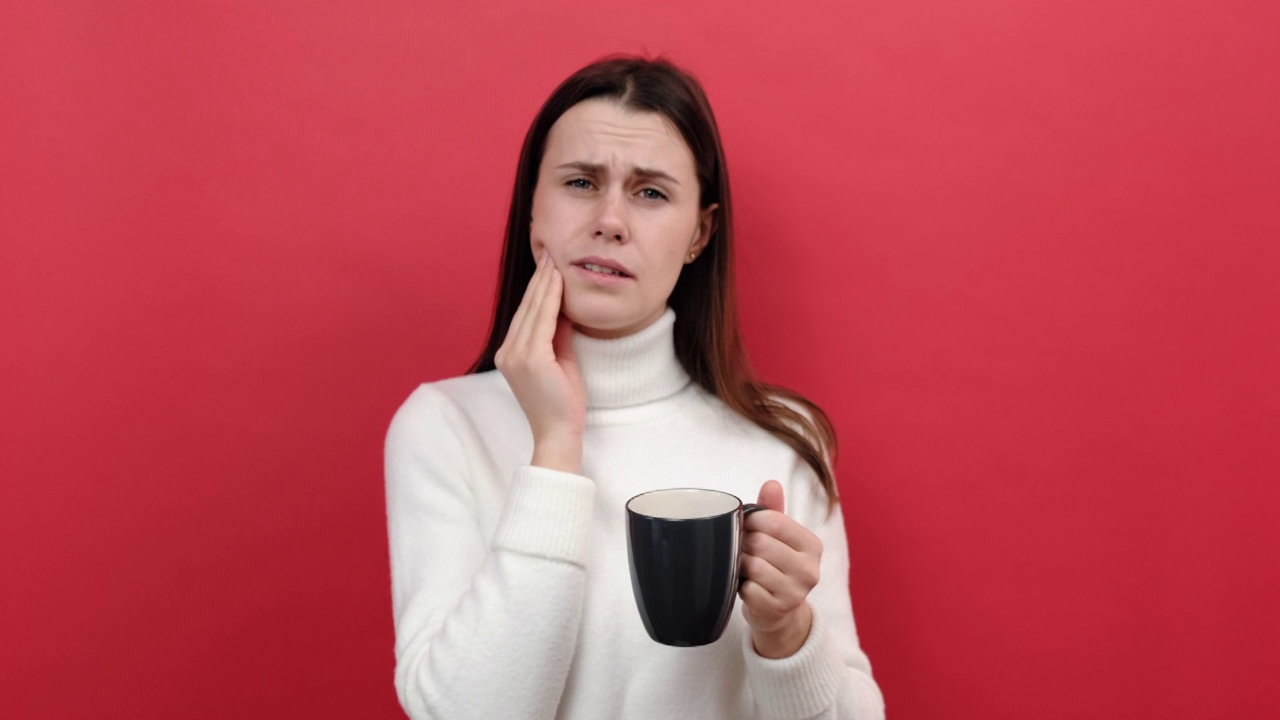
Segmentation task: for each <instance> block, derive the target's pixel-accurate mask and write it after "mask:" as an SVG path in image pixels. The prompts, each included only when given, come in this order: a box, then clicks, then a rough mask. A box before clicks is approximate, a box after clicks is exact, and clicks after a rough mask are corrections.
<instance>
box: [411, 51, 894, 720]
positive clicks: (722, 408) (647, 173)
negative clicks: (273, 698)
mask: <svg viewBox="0 0 1280 720" xmlns="http://www.w3.org/2000/svg"><path fill="white" fill-rule="evenodd" d="M731 207H732V206H731V203H730V196H729V182H728V174H727V171H726V169H725V163H724V153H723V150H722V149H721V146H720V139H719V133H718V130H717V128H716V124H715V119H714V117H713V115H712V113H711V108H710V106H709V105H708V104H707V100H706V97H705V95H704V94H703V92H702V90H701V88H700V87H699V86H698V84H697V82H696V81H695V80H693V79H692V78H691V77H690V76H689V75H688V74H686V73H684V72H683V71H681V70H679V69H678V68H676V67H674V66H672V65H671V64H669V63H667V62H665V61H661V60H659V61H648V60H643V59H637V58H613V59H608V60H605V61H601V62H598V63H595V64H592V65H590V66H588V67H586V68H584V69H582V70H581V71H579V72H577V73H575V74H574V75H573V76H572V77H570V78H569V79H568V80H566V81H565V82H564V83H562V84H561V85H560V87H559V88H557V89H556V91H555V92H554V93H553V94H552V95H551V97H550V99H548V100H547V102H546V104H545V105H544V106H543V107H542V110H541V111H540V112H539V113H538V116H537V117H536V118H535V119H534V122H533V126H532V127H531V128H530V130H529V133H528V136H527V137H526V138H525V143H524V147H523V149H522V151H521V156H520V163H519V167H518V170H517V175H516V183H515V191H514V194H513V197H512V202H511V209H510V214H509V216H508V221H507V231H506V244H505V249H504V252H503V256H504V257H503V265H502V279H501V286H500V289H499V294H498V301H497V306H496V311H495V314H494V318H493V325H492V330H491V333H490V337H489V341H488V345H487V347H486V348H485V350H484V352H483V354H482V355H481V357H480V359H479V360H478V361H477V362H476V364H475V365H474V366H473V367H472V368H471V372H470V373H469V374H467V375H464V376H462V377H456V378H451V379H448V380H443V381H440V382H436V383H430V384H426V385H422V386H420V387H419V388H418V389H417V390H415V391H414V392H413V393H412V394H411V395H410V396H409V398H408V400H406V401H405V403H404V405H403V406H402V407H401V408H400V410H399V411H398V412H397V413H396V415H395V417H394V419H393V420H392V422H391V427H390V429H389V431H388V435H387V444H386V472H387V514H388V523H389V532H390V549H391V569H392V594H393V606H394V607H393V610H394V616H395V630H396V661H397V662H396V674H395V685H396V690H397V692H398V694H399V697H400V702H401V704H402V706H403V707H404V709H405V710H406V711H407V712H408V714H409V715H410V716H411V717H414V718H450V719H452V718H467V719H473V718H478V719H489V718H494V719H502V720H506V719H508V718H551V717H560V718H587V719H590V720H602V719H610V720H611V719H613V718H638V719H641V720H649V719H651V718H686V717H687V718H811V717H820V718H850V719H852V718H857V719H858V720H864V719H870V718H881V717H883V714H884V710H883V701H882V699H881V696H880V691H879V689H878V688H877V686H876V684H875V682H874V681H873V680H872V678H871V670H870V665H869V663H868V661H867V658H866V656H865V655H864V654H863V652H862V651H861V649H860V648H859V646H858V640H857V635H856V633H855V630H854V622H853V614H852V610H851V608H850V601H849V592H848V587H847V582H846V579H847V577H848V558H847V550H846V545H845V532H844V526H843V521H842V519H841V514H840V511H839V505H838V501H837V498H836V491H835V488H836V486H835V482H834V479H833V477H832V475H831V471H830V468H829V466H828V462H827V457H828V455H829V451H830V446H831V444H832V442H833V436H832V432H831V426H830V424H829V423H828V421H827V419H826V417H825V415H823V413H822V412H821V410H819V409H818V408H817V407H816V406H814V405H813V404H811V403H809V402H808V401H806V400H804V399H803V398H801V397H799V396H798V395H796V394H794V393H791V392H789V391H786V390H783V389H781V388H777V387H772V386H767V385H764V384H762V383H758V382H755V381H753V380H752V379H751V378H750V376H749V374H748V370H747V365H746V363H745V361H744V360H743V354H742V348H741V343H740V340H739V336H738V330H737V319H736V314H735V301H734V294H733V282H732V239H733V226H732V222H731V218H732V216H731ZM770 478H773V479H770ZM766 481H767V482H766ZM682 486H686V487H687V486H693V487H711V488H715V489H719V490H724V491H726V492H730V493H733V494H735V495H738V496H739V497H744V498H748V499H750V498H753V497H757V496H758V498H759V502H760V504H763V505H766V506H767V507H769V508H770V510H766V511H761V512H757V513H753V514H752V515H751V516H749V517H748V518H747V520H746V522H745V525H744V527H745V530H746V532H745V534H744V540H743V545H742V547H743V555H742V562H741V567H742V569H743V572H744V575H745V576H747V577H749V578H750V579H748V580H747V581H746V582H745V583H744V584H743V586H742V589H741V592H740V598H741V604H742V613H741V617H738V616H737V615H735V617H734V618H733V619H732V620H731V622H730V624H729V626H728V627H727V629H726V630H725V632H724V635H723V636H722V637H721V639H720V640H719V641H717V642H715V643H712V644H711V645H706V646H703V647H698V648H672V647H667V646H664V645H659V644H657V643H655V642H653V641H652V640H650V639H649V637H648V636H647V635H646V633H645V630H644V627H643V625H642V623H641V620H640V617H639V614H638V612H637V609H636V605H635V601H634V599H633V596H632V590H631V583H630V580H629V575H628V563H627V556H626V541H625V539H624V535H623V526H624V512H623V507H624V504H625V503H626V501H627V499H628V498H630V497H632V496H634V495H636V494H639V493H641V492H644V491H646V490H652V489H655V488H662V487H682ZM757 494H758V495H757ZM784 503H785V511H786V512H785V513H784Z"/></svg>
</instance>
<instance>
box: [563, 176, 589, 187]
mask: <svg viewBox="0 0 1280 720" xmlns="http://www.w3.org/2000/svg"><path fill="white" fill-rule="evenodd" d="M565 185H568V186H569V187H576V188H581V189H583V190H585V189H587V188H589V187H591V181H590V180H588V179H586V178H574V179H572V180H570V181H569V182H567V183H565Z"/></svg>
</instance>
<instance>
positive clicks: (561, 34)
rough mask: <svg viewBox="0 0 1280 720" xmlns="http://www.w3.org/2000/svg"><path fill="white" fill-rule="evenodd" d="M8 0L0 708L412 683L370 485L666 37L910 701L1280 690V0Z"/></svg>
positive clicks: (1048, 705)
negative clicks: (559, 148)
mask: <svg viewBox="0 0 1280 720" xmlns="http://www.w3.org/2000/svg"><path fill="white" fill-rule="evenodd" d="M266 5H268V4H265V3H257V2H250V1H248V0H235V1H227V2H186V3H170V2H157V1H152V2H113V3H101V2H87V1H82V2H58V1H53V0H42V1H41V2H39V3H36V2H31V3H6V4H5V9H4V10H3V11H0V63H2V65H0V83H2V84H0V133H2V134H0V138H2V141H3V143H2V144H0V152H2V153H3V154H2V155H0V178H2V182H3V186H0V233H2V242H0V332H2V333H3V334H2V336H0V337H2V338H3V343H2V347H0V409H2V411H3V415H2V417H3V425H2V426H0V442H2V445H0V475H2V477H3V483H2V485H0V493H3V494H2V495H0V553H2V556H0V557H2V560H3V566H2V571H3V572H2V575H0V581H2V582H3V587H2V588H0V590H2V592H0V715H3V716H4V717H6V718H60V719H65V718H88V717H121V718H124V717H128V718H138V719H152V718H157V719H158V718H177V717H182V718H232V717H254V718H259V717H262V718H265V717H312V718H357V717H358V718H373V717H386V718H393V717H397V716H398V713H399V710H398V708H397V705H396V701H395V696H394V692H393V687H392V665H393V655H392V641H393V638H392V628H391V606H390V594H389V593H390V591H389V577H388V563H387V557H386V537H385V532H386V526H385V515H384V506H383V494H382V493H383V485H382V482H383V480H382V465H381V463H382V455H381V450H382V441H383V436H384V433H385V430H386V426H387V423H388V422H389V420H390V417H391V414H392V412H393V411H394V410H395V408H396V407H397V406H398V404H399V403H400V402H401V401H402V400H403V399H404V398H405V397H406V396H407V395H408V393H409V392H410V391H411V390H412V388H413V387H414V386H415V385H416V384H417V383H419V382H421V381H424V380H432V379H437V378H440V377H444V376H447V375H452V374H456V373H458V372H460V371H462V370H463V369H464V368H465V366H466V365H467V364H468V363H469V362H470V360H471V359H472V358H473V356H474V355H475V354H476V353H477V352H478V350H479V347H480V344H481V341H482V339H483V335H484V331H485V328H486V323H487V318H488V315H489V312H490V307H491V302H492V298H493V288H494V284H495V281H496V275H497V261H498V252H499V245H500V233H501V229H502V226H503V222H504V214H505V211H506V204H507V200H508V195H509V192H510V184H511V180H512V177H513V174H514V168H515V162H516V157H517V154H518V150H519V144H520V141H521V138H522V135H523V133H524V131H525V129H526V127H527V124H528V122H529V121H530V120H531V119H532V117H533V114H534V112H535V111H536V109H537V107H538V105H539V104H540V103H541V101H542V100H543V99H544V98H545V97H546V95H547V94H548V93H549V92H550V91H551V89H552V88H553V86H554V85H555V84H556V83H557V82H558V81H559V80H560V79H561V78H563V77H564V76H566V75H568V74H569V73H570V72H572V71H573V70H575V69H577V68H578V67H579V66H581V65H582V64H584V63H585V62H587V61H589V60H591V59H593V58H595V57H597V56H599V55H601V54H603V53H605V52H608V51H611V50H627V51H638V50H647V51H650V52H667V53H668V54H669V55H670V56H671V57H673V58H674V59H675V60H677V61H680V62H683V63H685V64H686V65H687V66H688V67H690V68H692V69H693V70H694V71H695V72H696V73H697V74H698V75H699V76H700V77H701V78H702V79H703V81H704V83H705V85H706V87H707V89H708V92H709V94H710V96H711V99H712V102H713V104H714V105H715V108H716V110H717V113H718V116H719V120H720V123H721V128H722V131H723V135H724V140H725V144H726V147H727V149H728V153H729V160H730V165H731V168H732V172H733V182H734V190H735V195H736V197H735V200H736V202H737V208H738V211H739V215H738V227H739V228H740V238H739V239H740V282H741V293H742V298H743V300H742V302H743V316H744V325H745V332H746V334H747V339H748V344H749V349H750V351H751V353H752V355H753V358H754V360H755V362H756V364H757V366H758V367H759V368H760V369H761V370H762V373H763V375H764V376H765V377H766V378H768V379H771V380H774V381H779V382H783V383H785V384H790V385H792V386H794V387H796V388H797V389H800V390H802V391H804V392H806V393H809V394H810V395H811V396H812V397H813V398H814V399H816V400H817V401H819V402H820V403H821V404H823V405H824V406H825V407H826V408H828V410H829V411H830V412H831V414H832V416H833V418H834V420H835V421H836V424H837V427H838V430H839V431H840V433H841V438H842V455H841V459H840V461H839V465H838V474H839V477H840V483H841V487H842V489H843V494H844V497H845V504H846V507H845V513H846V517H847V520H848V523H849V531H850V532H849V535H850V545H851V548H852V557H853V563H854V565H853V578H852V588H853V594H854V601H855V607H856V608H857V611H858V620H859V625H860V628H861V632H862V639H863V643H864V645H865V647H866V649H867V651H868V652H869V654H870V656H871V658H872V661H873V663H874V665H875V671H876V676H877V678H878V679H879V681H880V683H881V685H882V686H883V688H884V690H885V694H886V696H887V698H888V704H889V709H890V710H889V712H890V716H891V717H892V718H894V719H895V720H908V719H913V718H920V719H932V718H974V719H977V718H982V719H984V720H986V719H990V718H1116V719H1120V718H1197V719H1199V718H1233V719H1238V718H1263V717H1275V713H1276V712H1277V707H1278V706H1280V697H1278V691H1277V680H1276V678H1277V677H1278V676H1280V629H1278V623H1277V620H1276V616H1275V613H1276V607H1277V606H1280V570H1278V569H1277V562H1276V560H1275V551H1276V548H1277V547H1280V543H1278V542H1277V532H1276V529H1275V527H1276V523H1277V500H1278V497H1277V496H1278V494H1280V493H1278V491H1277V484H1276V480H1277V479H1278V477H1280V451H1278V450H1277V444H1276V438H1275V436H1276V431H1277V425H1278V424H1280V423H1278V422H1277V419H1278V417H1280V383H1278V381H1277V376H1276V368H1277V367H1278V366H1280V349H1278V347H1277V326H1278V325H1280V323H1278V322H1277V319H1278V318H1280V299H1278V295H1280V293H1278V292H1277V284H1278V283H1277V277H1278V274H1277V271H1280V251H1278V250H1277V237H1278V236H1280V233H1278V232H1277V230H1278V229H1280V228H1278V227H1277V225H1278V223H1277V220H1276V214H1275V213H1276V211H1275V203H1276V200H1277V196H1278V195H1280V177H1278V175H1280V173H1278V171H1277V168H1278V167H1280V141H1278V139H1277V137H1278V133H1277V127H1278V125H1280V103H1278V102H1277V92H1276V88H1277V85H1278V83H1277V68H1280V52H1278V51H1277V44H1276V43H1275V38H1276V37H1277V35H1280V22H1278V20H1280V11H1278V10H1277V8H1278V7H1280V6H1277V4H1276V3H1275V2H1272V1H1271V0H1266V1H1258V2H1231V1H1219V2H1214V3H1204V2H1185V1H1179V2H1138V1H1137V0H1105V1H1104V0H1088V1H1083V0H1072V1H1070V2H1068V1H1066V0H1061V1H1051V2H1021V3H1017V2H1006V1H992V2H976V1H974V0H895V1H894V2H887V1H880V0H877V1H872V2H857V3H853V4H844V3H837V2H830V3H813V2H801V3H795V2H788V3H773V4H768V5H761V6H759V7H758V8H756V9H745V8H744V7H743V6H741V5H740V4H739V3H732V2H706V3H697V4H690V3H686V2H651V3H645V4H630V3H629V4H598V5H589V4H583V3H578V2H573V3H570V2H558V3H551V4H549V3H545V2H542V3H536V4H534V3H529V4H525V3H516V2H510V1H508V2H482V3H476V2H467V3H463V2H456V3H440V2H433V3H423V2H375V3H370V2H353V1H351V0H324V1H322V2H321V1H317V0H307V2H300V1H296V0H295V1H292V2H278V3H270V4H269V7H267V6H266Z"/></svg>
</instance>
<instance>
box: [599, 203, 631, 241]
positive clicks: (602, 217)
mask: <svg viewBox="0 0 1280 720" xmlns="http://www.w3.org/2000/svg"><path fill="white" fill-rule="evenodd" d="M626 205H627V204H626V199H625V198H623V197H622V192H621V191H620V190H610V191H609V192H606V193H604V195H603V197H601V199H600V214H599V215H598V216H597V217H596V229H595V233H594V234H595V236H596V237H605V238H609V239H612V240H617V241H619V242H625V241H626V240H627V217H626V210H627V207H626Z"/></svg>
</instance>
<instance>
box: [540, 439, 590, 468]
mask: <svg viewBox="0 0 1280 720" xmlns="http://www.w3.org/2000/svg"><path fill="white" fill-rule="evenodd" d="M530 464H532V465H535V466H537V467H541V468H547V469H548V470H559V471H561V472H567V473H574V474H578V473H580V472H581V471H582V437H581V436H577V437H574V436H571V435H558V436H553V437H548V438H543V439H539V440H535V441H534V443H533V460H532V462H531V463H530Z"/></svg>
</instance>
